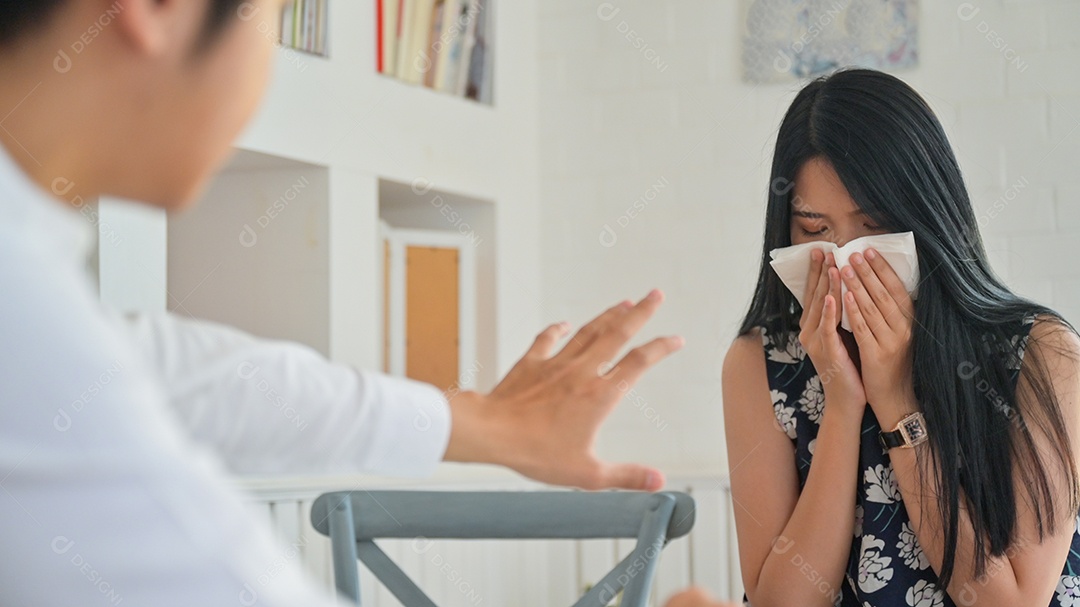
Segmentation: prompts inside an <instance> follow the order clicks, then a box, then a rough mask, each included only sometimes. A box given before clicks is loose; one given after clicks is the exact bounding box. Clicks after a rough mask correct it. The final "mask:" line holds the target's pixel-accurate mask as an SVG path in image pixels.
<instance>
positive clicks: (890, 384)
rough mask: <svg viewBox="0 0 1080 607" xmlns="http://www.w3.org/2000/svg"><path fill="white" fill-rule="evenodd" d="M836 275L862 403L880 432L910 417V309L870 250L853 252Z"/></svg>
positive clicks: (887, 268)
mask: <svg viewBox="0 0 1080 607" xmlns="http://www.w3.org/2000/svg"><path fill="white" fill-rule="evenodd" d="M850 261H851V263H850V265H849V266H847V267H845V268H844V269H843V271H842V272H841V275H842V276H843V280H844V284H845V285H846V286H847V288H848V292H847V294H846V295H845V298H844V299H845V301H844V307H845V309H846V310H847V313H848V320H849V321H850V323H851V329H852V333H854V335H855V341H856V342H857V343H858V344H859V358H860V359H861V367H862V368H861V373H862V380H863V388H864V389H865V391H866V400H867V402H869V403H870V406H871V407H872V408H873V409H874V413H875V414H876V415H877V416H878V419H879V421H880V422H881V423H882V427H886V426H888V427H890V428H891V427H892V426H891V425H890V424H892V423H893V422H899V420H900V418H902V417H903V416H904V415H907V414H908V413H911V412H912V405H913V404H914V402H915V390H914V384H913V381H912V377H911V336H912V326H913V325H914V322H915V321H914V316H915V305H914V303H913V302H912V300H911V295H909V294H908V292H907V289H906V288H904V283H903V282H902V281H901V280H900V277H898V276H897V275H896V272H895V271H893V269H892V266H890V265H889V263H888V262H887V261H885V259H884V258H883V257H882V256H881V254H879V253H878V252H877V251H875V250H874V249H867V250H866V253H865V255H863V254H860V253H855V254H853V255H852V256H851V258H850Z"/></svg>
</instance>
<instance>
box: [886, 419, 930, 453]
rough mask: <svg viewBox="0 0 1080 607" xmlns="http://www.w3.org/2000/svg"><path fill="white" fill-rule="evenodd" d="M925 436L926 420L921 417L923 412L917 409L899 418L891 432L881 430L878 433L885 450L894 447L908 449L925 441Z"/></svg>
mask: <svg viewBox="0 0 1080 607" xmlns="http://www.w3.org/2000/svg"><path fill="white" fill-rule="evenodd" d="M927 438H928V436H927V434H926V420H925V419H923V414H922V413H919V412H918V411H916V412H915V413H912V414H911V415H908V416H907V417H905V418H904V419H902V420H900V423H899V424H897V425H896V429H895V430H893V431H892V432H885V431H882V432H880V433H878V440H880V441H881V447H882V448H883V449H885V450H886V451H888V450H889V449H895V448H896V447H904V448H906V449H910V448H911V447H914V446H915V445H918V444H919V443H923V442H926V439H927Z"/></svg>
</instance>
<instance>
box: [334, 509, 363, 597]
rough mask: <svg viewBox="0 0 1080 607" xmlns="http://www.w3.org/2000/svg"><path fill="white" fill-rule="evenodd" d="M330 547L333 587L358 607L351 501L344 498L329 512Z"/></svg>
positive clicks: (358, 579) (358, 587)
mask: <svg viewBox="0 0 1080 607" xmlns="http://www.w3.org/2000/svg"><path fill="white" fill-rule="evenodd" d="M329 523H330V546H331V550H332V551H333V555H334V585H335V586H336V587H337V591H338V592H339V593H341V594H342V595H343V596H345V597H347V598H349V599H351V600H352V601H353V602H354V603H356V604H357V605H360V570H359V568H358V565H357V562H356V528H355V526H354V522H353V514H352V500H350V499H349V498H348V497H345V498H343V499H342V500H341V502H340V503H338V504H336V505H335V506H334V508H333V510H331V511H330V521H329Z"/></svg>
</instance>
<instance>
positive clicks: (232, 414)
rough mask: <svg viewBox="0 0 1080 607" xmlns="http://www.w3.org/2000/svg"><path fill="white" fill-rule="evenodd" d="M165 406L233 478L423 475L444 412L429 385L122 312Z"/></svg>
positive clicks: (435, 450)
mask: <svg viewBox="0 0 1080 607" xmlns="http://www.w3.org/2000/svg"><path fill="white" fill-rule="evenodd" d="M122 318H123V320H122V321H121V322H122V326H123V327H124V328H125V330H126V332H127V333H128V335H130V337H131V339H132V340H133V341H134V344H135V345H136V347H138V348H139V351H140V352H141V353H142V355H143V358H144V360H145V361H146V362H147V363H148V364H149V366H150V367H152V370H153V371H154V372H156V373H157V375H158V379H159V382H160V384H161V385H162V386H164V388H165V390H166V391H167V396H168V400H169V403H170V405H171V406H172V409H173V410H174V411H175V413H176V415H177V416H178V417H179V419H180V421H181V423H182V424H183V425H185V426H186V427H187V429H188V431H189V432H190V434H191V436H192V437H193V438H194V440H196V441H197V442H199V443H202V444H205V445H208V446H209V447H211V448H212V449H213V450H214V451H215V452H217V453H218V454H219V456H220V457H221V458H222V459H223V461H224V462H225V464H226V466H228V468H229V469H230V470H231V471H232V472H234V473H237V474H268V473H274V474H282V473H284V474H308V473H320V474H323V473H357V472H362V473H371V474H380V475H388V476H425V475H429V474H431V473H432V472H433V471H434V469H435V467H436V466H437V464H438V463H439V462H440V461H441V460H442V457H443V454H444V453H445V451H446V446H447V443H448V442H449V438H450V423H451V420H450V411H449V406H448V404H447V401H446V398H445V397H444V395H443V393H442V392H441V391H440V390H438V389H436V388H435V387H434V386H430V385H428V384H423V383H420V382H416V381H413V380H409V379H404V378H398V377H391V376H387V375H383V374H380V373H373V372H368V371H361V370H358V369H354V368H351V367H348V366H345V365H340V364H335V363H332V362H330V361H328V360H326V359H325V358H324V357H323V356H322V355H321V354H319V353H318V352H316V351H315V350H313V349H311V348H309V347H306V346H303V345H300V344H295V343H290V342H284V341H274V340H265V339H258V338H255V337H253V336H251V335H248V334H246V333H243V332H241V331H238V330H236V329H233V328H230V327H226V326H223V325H219V324H215V323H211V322H206V321H197V320H192V319H186V318H182V317H179V316H177V315H174V314H166V313H163V314H151V315H133V316H126V317H122Z"/></svg>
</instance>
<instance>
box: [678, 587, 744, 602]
mask: <svg viewBox="0 0 1080 607" xmlns="http://www.w3.org/2000/svg"><path fill="white" fill-rule="evenodd" d="M664 607H737V606H736V605H735V603H728V602H722V601H717V600H715V599H713V598H712V597H711V596H709V593H707V592H705V591H704V590H702V589H700V588H691V589H689V590H684V591H682V592H680V593H679V594H676V595H675V596H673V597H671V598H670V599H668V602H667V603H666V604H665V606H664Z"/></svg>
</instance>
